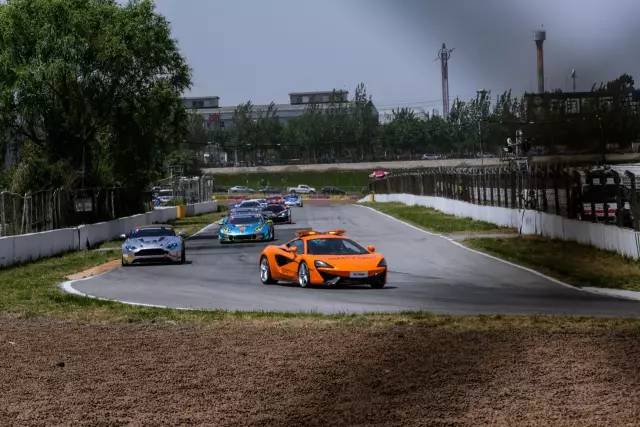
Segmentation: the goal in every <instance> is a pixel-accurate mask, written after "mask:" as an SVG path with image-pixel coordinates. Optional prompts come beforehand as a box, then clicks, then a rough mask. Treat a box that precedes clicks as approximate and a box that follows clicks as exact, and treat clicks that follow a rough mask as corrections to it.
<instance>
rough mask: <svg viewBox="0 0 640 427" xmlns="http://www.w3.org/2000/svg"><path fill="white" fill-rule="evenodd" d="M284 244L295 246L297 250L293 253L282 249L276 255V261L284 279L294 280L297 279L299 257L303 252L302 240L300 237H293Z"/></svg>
mask: <svg viewBox="0 0 640 427" xmlns="http://www.w3.org/2000/svg"><path fill="white" fill-rule="evenodd" d="M286 246H287V247H291V246H295V247H296V248H297V249H298V251H297V252H296V253H295V255H294V254H293V253H291V252H287V251H285V250H282V251H281V253H279V254H278V255H276V263H277V264H278V266H279V268H280V271H281V272H282V275H283V276H285V278H286V280H291V281H295V280H297V279H298V264H299V262H300V261H299V260H300V259H301V257H300V255H302V254H303V253H304V242H303V241H302V240H300V239H295V240H292V241H290V242H289V243H287V244H286Z"/></svg>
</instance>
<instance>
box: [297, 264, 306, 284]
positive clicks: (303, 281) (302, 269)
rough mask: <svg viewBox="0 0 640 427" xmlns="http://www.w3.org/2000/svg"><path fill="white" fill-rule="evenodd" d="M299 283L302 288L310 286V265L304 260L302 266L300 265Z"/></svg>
mask: <svg viewBox="0 0 640 427" xmlns="http://www.w3.org/2000/svg"><path fill="white" fill-rule="evenodd" d="M298 285H300V287H301V288H306V287H307V286H309V267H307V264H305V263H304V262H301V263H300V267H298Z"/></svg>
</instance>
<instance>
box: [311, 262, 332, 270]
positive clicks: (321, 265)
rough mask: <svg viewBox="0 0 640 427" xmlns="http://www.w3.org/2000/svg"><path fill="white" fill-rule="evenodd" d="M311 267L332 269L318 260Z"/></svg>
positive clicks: (329, 265)
mask: <svg viewBox="0 0 640 427" xmlns="http://www.w3.org/2000/svg"><path fill="white" fill-rule="evenodd" d="M313 265H315V266H316V268H333V265H331V264H328V263H326V262H324V261H320V260H316V261H315V262H314V263H313Z"/></svg>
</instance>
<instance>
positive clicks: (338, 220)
mask: <svg viewBox="0 0 640 427" xmlns="http://www.w3.org/2000/svg"><path fill="white" fill-rule="evenodd" d="M294 220H295V221H296V223H295V224H293V225H281V226H276V238H277V242H276V243H277V244H281V243H284V242H286V241H287V240H289V239H291V238H293V236H294V233H295V230H296V229H300V228H306V227H313V228H315V229H319V230H329V229H335V228H344V229H346V230H347V233H348V235H349V236H350V237H352V238H354V239H356V240H357V241H359V242H360V243H362V244H363V245H367V244H373V245H375V246H376V248H377V249H378V250H379V251H380V252H382V253H383V254H384V255H385V256H386V258H387V262H388V264H389V268H390V274H389V278H388V284H387V287H386V288H384V289H378V290H374V289H371V288H369V287H368V286H362V287H342V288H328V287H326V288H325V287H323V288H307V289H303V288H299V287H297V286H295V285H290V284H279V285H269V286H265V285H262V284H261V283H260V279H259V276H258V255H259V253H260V251H261V248H262V247H263V245H264V244H249V243H241V244H232V245H220V244H219V243H218V241H217V238H216V231H217V226H210V227H208V228H207V229H206V230H204V231H203V232H201V233H200V234H198V235H196V236H194V237H193V238H192V239H190V240H189V241H188V242H187V264H185V265H145V266H132V267H128V268H118V269H116V270H114V271H111V272H109V273H106V274H104V275H102V276H97V277H94V278H91V279H88V280H82V281H78V282H75V283H72V284H71V285H72V287H73V289H75V290H76V291H78V292H81V293H85V294H87V295H91V296H94V297H99V298H106V299H112V300H119V301H124V302H129V303H138V304H149V305H157V306H168V307H175V308H206V309H227V310H260V311H305V312H310V311H315V312H321V313H354V312H398V311H416V310H426V311H430V312H433V313H449V314H496V313H499V314H572V315H598V316H634V317H636V316H639V315H640V302H634V301H628V300H622V299H615V298H610V297H604V296H598V295H594V294H590V293H587V292H583V291H580V290H577V289H573V288H569V287H566V286H562V285H560V284H558V283H554V282H552V281H550V280H548V279H545V278H544V277H541V276H539V275H536V274H534V273H532V272H529V271H526V270H523V269H520V268H517V267H515V266H512V265H509V264H507V263H504V262H501V261H499V260H495V259H492V258H489V257H486V256H484V255H481V254H478V253H474V252H472V251H469V250H467V249H464V248H462V247H459V246H457V245H455V244H454V243H452V242H450V241H448V240H447V239H445V238H443V237H439V236H435V235H430V234H428V233H425V232H421V231H419V230H416V229H415V228H412V227H410V226H407V225H405V224H403V223H400V222H398V221H396V220H394V219H392V218H389V217H386V216H384V215H381V214H379V213H376V212H373V211H371V210H370V209H367V208H363V207H359V206H354V205H345V204H336V205H328V204H324V205H311V204H307V205H305V207H304V208H294Z"/></svg>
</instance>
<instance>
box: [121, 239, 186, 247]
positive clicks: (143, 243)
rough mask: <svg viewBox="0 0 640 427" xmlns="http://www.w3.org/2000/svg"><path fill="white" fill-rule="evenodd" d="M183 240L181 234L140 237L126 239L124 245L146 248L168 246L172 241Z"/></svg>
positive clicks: (178, 241) (179, 241)
mask: <svg viewBox="0 0 640 427" xmlns="http://www.w3.org/2000/svg"><path fill="white" fill-rule="evenodd" d="M181 241H182V239H181V238H180V237H179V236H160V237H138V238H130V239H127V240H125V241H124V245H125V246H134V247H136V248H145V249H148V248H166V247H167V246H169V245H170V244H172V243H181Z"/></svg>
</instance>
